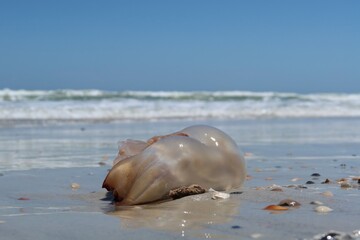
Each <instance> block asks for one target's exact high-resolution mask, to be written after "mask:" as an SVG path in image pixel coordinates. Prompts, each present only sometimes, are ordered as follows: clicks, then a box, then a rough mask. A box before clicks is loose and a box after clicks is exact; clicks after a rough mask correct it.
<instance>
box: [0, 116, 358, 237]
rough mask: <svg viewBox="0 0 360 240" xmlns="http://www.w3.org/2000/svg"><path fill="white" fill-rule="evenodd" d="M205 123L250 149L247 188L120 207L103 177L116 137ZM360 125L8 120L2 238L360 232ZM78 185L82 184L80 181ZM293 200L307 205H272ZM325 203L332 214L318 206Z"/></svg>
mask: <svg viewBox="0 0 360 240" xmlns="http://www.w3.org/2000/svg"><path fill="white" fill-rule="evenodd" d="M197 123H205V124H210V125H213V126H215V127H218V128H220V129H222V130H223V131H225V132H227V133H228V134H229V135H231V136H232V137H233V138H234V139H235V141H236V142H237V143H238V145H239V146H240V148H241V149H242V150H243V152H245V155H246V161H247V172H248V173H247V174H248V177H247V181H246V183H245V186H244V187H243V188H241V189H234V190H233V191H231V192H230V193H231V194H230V198H228V199H217V200H213V199H211V194H210V193H206V194H202V195H195V196H190V197H186V198H182V199H179V200H175V201H169V202H164V203H158V204H148V205H141V206H136V207H123V208H118V209H116V208H115V207H114V206H113V205H112V204H111V200H110V199H109V198H108V197H107V194H106V191H105V190H104V189H101V184H102V181H103V179H104V177H105V176H106V174H107V171H108V169H109V168H110V167H111V163H112V160H113V158H114V157H115V155H116V153H117V142H118V141H120V140H124V139H128V138H131V139H147V138H149V137H151V136H153V135H159V134H164V133H168V132H173V131H174V130H178V129H181V128H183V127H186V126H188V125H191V124H197ZM356 126H360V119H358V118H319V119H258V120H236V121H235V120H213V121H209V120H207V121H187V120H186V121H185V120H184V121H181V120H176V121H175V120H174V121H156V122H151V121H146V122H141V121H137V122H136V121H135V122H119V123H114V122H109V123H106V122H100V123H90V122H88V123H84V122H82V123H81V122H78V123H67V124H44V123H36V124H34V123H32V124H31V125H22V126H12V127H2V128H0V189H1V195H0V232H1V238H2V239H14V240H15V239H65V238H67V239H105V238H106V239H159V238H161V239H204V238H215V239H321V237H320V235H318V234H322V233H331V232H332V231H336V232H343V233H347V234H348V237H351V238H348V239H358V238H359V235H356V233H354V232H353V231H358V230H360V225H359V213H360V208H359V205H358V199H359V196H360V192H359V187H360V184H359V180H358V179H359V176H360V165H359V161H360V152H359V148H358V146H359V143H360V129H359V128H357V127H356ZM326 179H328V180H326ZM74 183H76V184H78V185H73V187H72V186H71V185H72V184H74ZM74 186H75V187H74ZM284 199H292V200H295V201H297V202H299V203H300V204H301V205H300V206H299V207H296V208H294V207H289V208H288V210H284V211H269V210H264V208H265V207H267V206H269V205H277V204H278V203H279V202H280V201H282V200H284ZM319 202H321V203H319ZM314 203H315V204H314ZM316 204H318V205H316ZM318 206H326V207H328V208H331V210H332V211H323V212H319V209H318V210H317V211H316V210H315V208H316V207H318ZM323 209H324V208H323ZM334 236H335V235H334ZM356 237H357V238H356ZM334 239H335V238H334ZM344 239H345V238H344Z"/></svg>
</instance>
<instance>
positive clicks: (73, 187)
mask: <svg viewBox="0 0 360 240" xmlns="http://www.w3.org/2000/svg"><path fill="white" fill-rule="evenodd" d="M71 188H72V189H73V190H75V189H79V188H80V184H78V183H72V184H71Z"/></svg>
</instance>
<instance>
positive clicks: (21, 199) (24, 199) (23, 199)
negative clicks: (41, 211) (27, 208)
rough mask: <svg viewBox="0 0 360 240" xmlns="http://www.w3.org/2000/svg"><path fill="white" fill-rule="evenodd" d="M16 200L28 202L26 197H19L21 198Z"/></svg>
mask: <svg viewBox="0 0 360 240" xmlns="http://www.w3.org/2000/svg"><path fill="white" fill-rule="evenodd" d="M18 200H20V201H28V200H30V198H27V197H21V198H18Z"/></svg>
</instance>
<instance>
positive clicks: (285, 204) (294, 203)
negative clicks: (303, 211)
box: [278, 199, 301, 207]
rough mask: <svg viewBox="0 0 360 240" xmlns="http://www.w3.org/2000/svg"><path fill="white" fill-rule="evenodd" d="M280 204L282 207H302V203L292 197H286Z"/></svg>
mask: <svg viewBox="0 0 360 240" xmlns="http://www.w3.org/2000/svg"><path fill="white" fill-rule="evenodd" d="M278 205H279V206H282V207H300V206H301V204H300V203H299V202H297V201H295V200H292V199H284V200H282V201H280V202H279V204H278Z"/></svg>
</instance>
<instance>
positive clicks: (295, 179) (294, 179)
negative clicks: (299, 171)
mask: <svg viewBox="0 0 360 240" xmlns="http://www.w3.org/2000/svg"><path fill="white" fill-rule="evenodd" d="M299 180H301V178H293V179H291V181H292V182H297V181H299Z"/></svg>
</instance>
